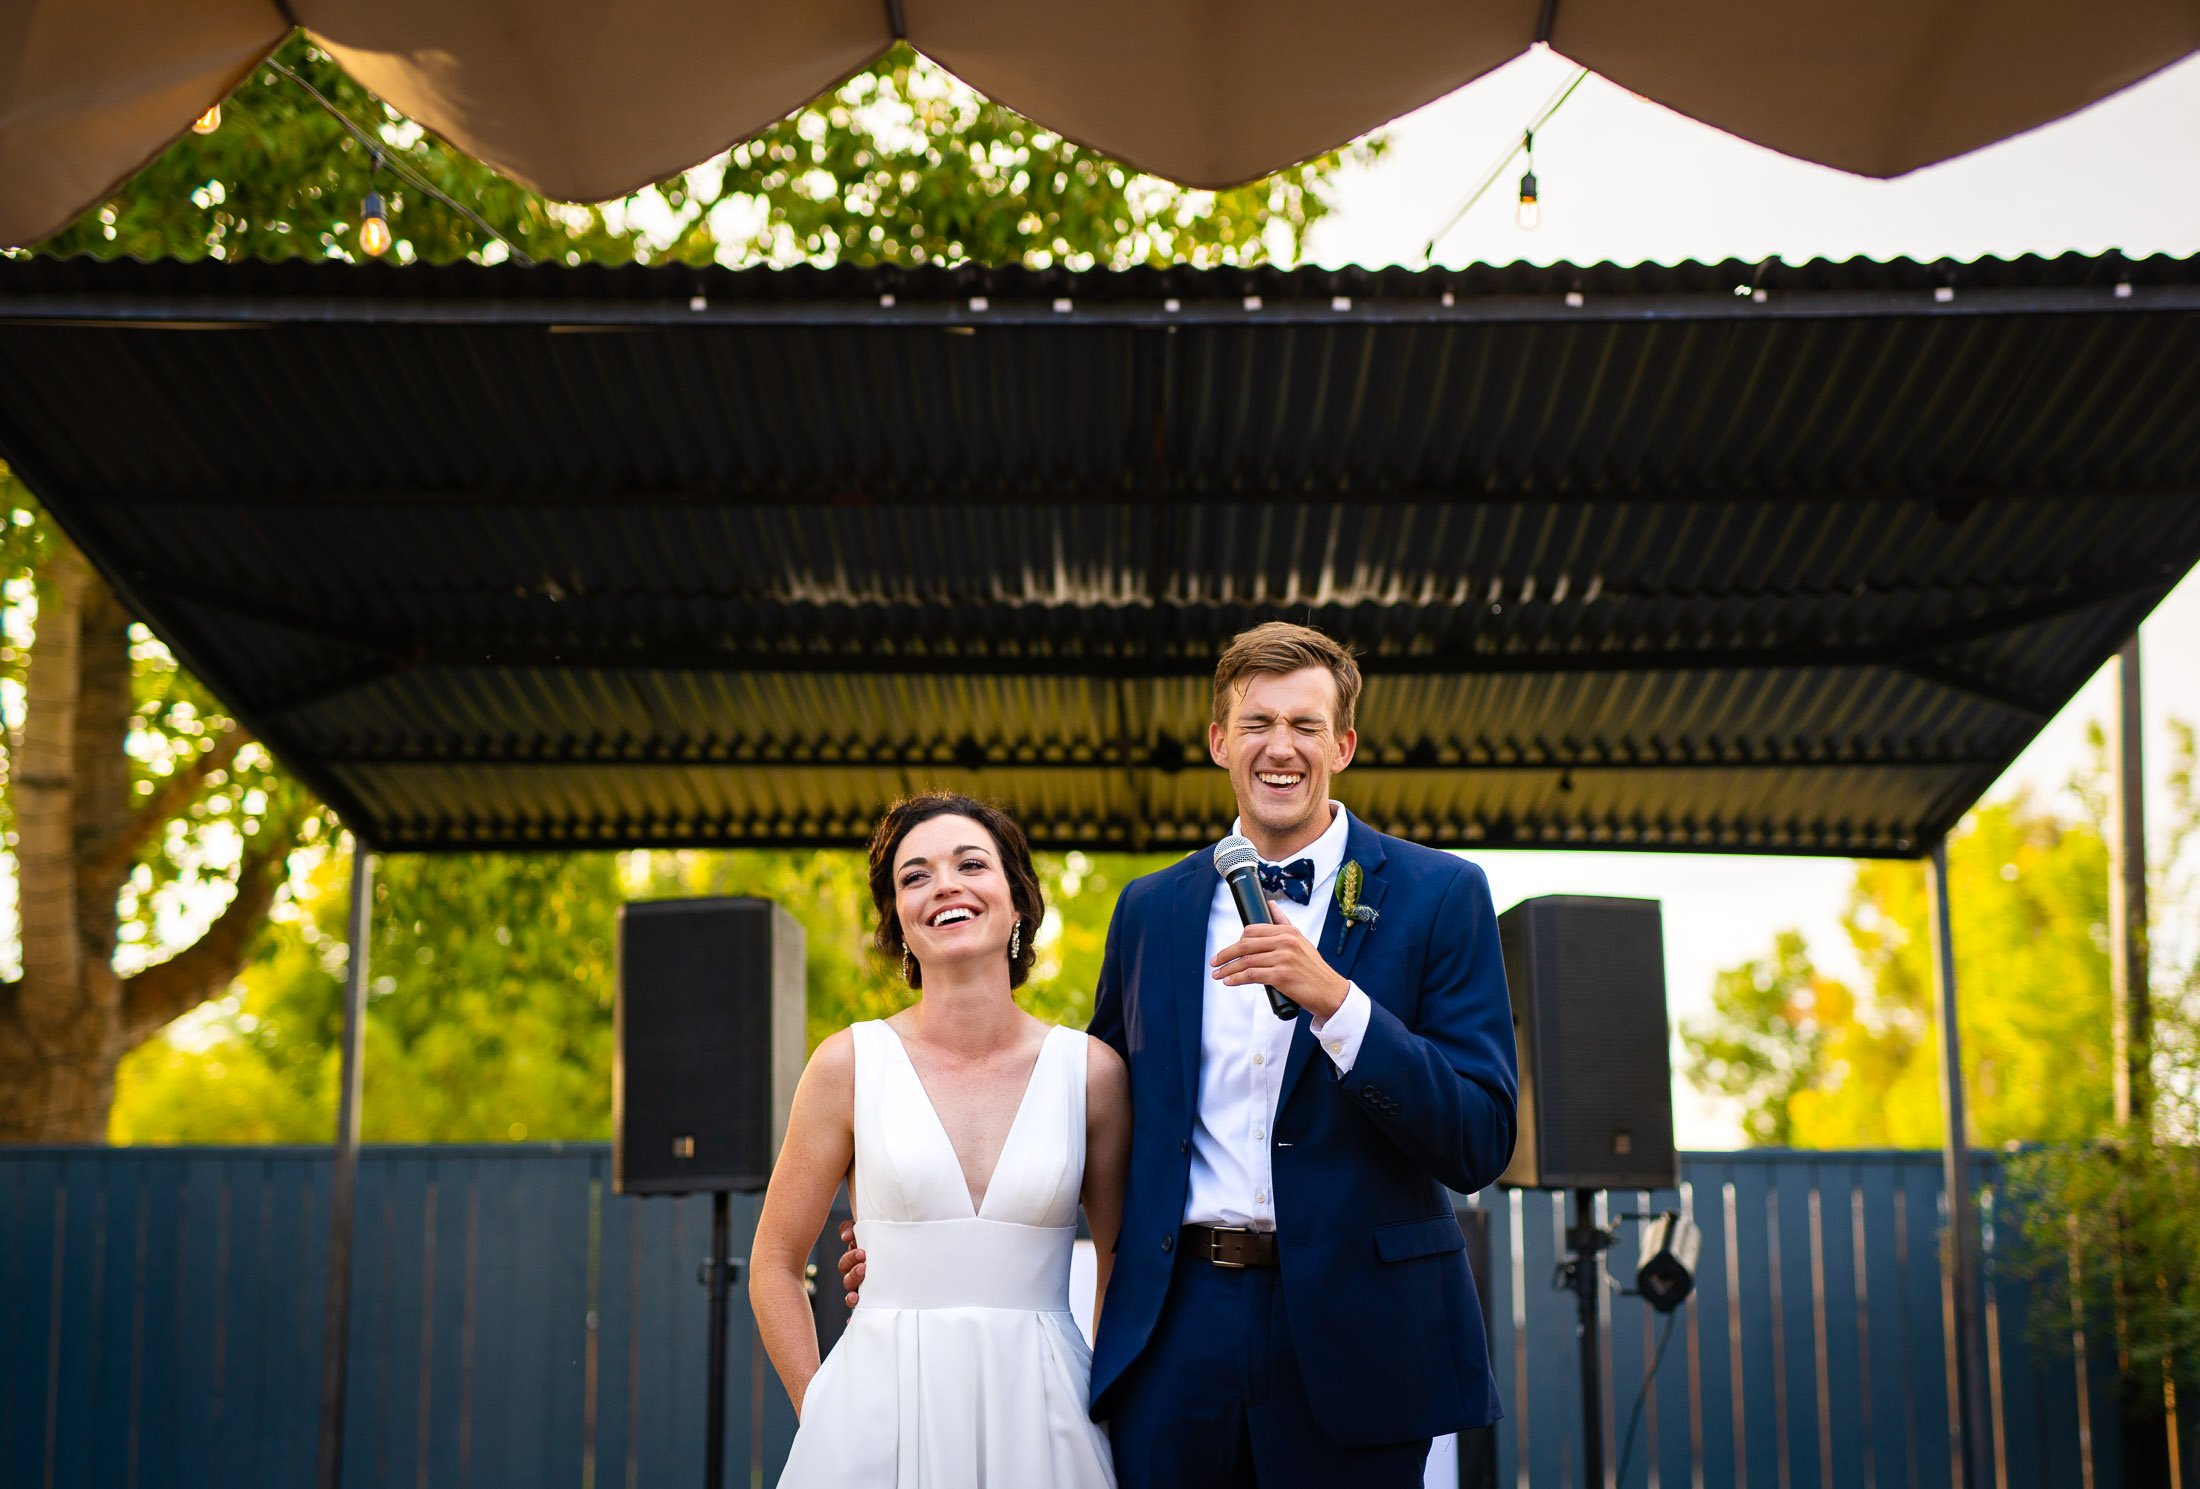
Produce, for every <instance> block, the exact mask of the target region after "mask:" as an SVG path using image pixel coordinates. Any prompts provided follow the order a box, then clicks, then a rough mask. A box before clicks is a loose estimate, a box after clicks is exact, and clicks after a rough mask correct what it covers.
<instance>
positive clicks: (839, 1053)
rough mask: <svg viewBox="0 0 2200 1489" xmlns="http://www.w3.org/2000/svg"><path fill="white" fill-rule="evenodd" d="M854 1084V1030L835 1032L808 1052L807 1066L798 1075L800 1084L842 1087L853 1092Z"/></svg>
mask: <svg viewBox="0 0 2200 1489" xmlns="http://www.w3.org/2000/svg"><path fill="white" fill-rule="evenodd" d="M855 1083H856V1031H855V1030H854V1029H852V1028H850V1029H835V1030H834V1031H833V1032H832V1033H830V1034H828V1035H826V1036H825V1038H824V1041H823V1042H822V1043H820V1044H819V1045H818V1047H817V1048H816V1049H815V1050H812V1051H811V1052H810V1063H809V1064H808V1065H807V1066H806V1067H804V1069H803V1072H802V1084H803V1085H805V1086H808V1085H816V1086H819V1087H822V1088H825V1089H828V1090H830V1089H833V1088H836V1087H846V1088H848V1089H851V1090H852V1089H854V1087H855Z"/></svg>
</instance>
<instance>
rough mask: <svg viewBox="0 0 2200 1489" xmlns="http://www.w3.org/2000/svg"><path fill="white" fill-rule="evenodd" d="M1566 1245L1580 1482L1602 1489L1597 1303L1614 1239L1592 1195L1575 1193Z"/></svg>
mask: <svg viewBox="0 0 2200 1489" xmlns="http://www.w3.org/2000/svg"><path fill="white" fill-rule="evenodd" d="M1566 1244H1567V1245H1568V1246H1569V1247H1571V1248H1572V1251H1573V1255H1572V1256H1571V1257H1569V1258H1568V1259H1567V1262H1566V1281H1567V1284H1568V1285H1569V1286H1571V1287H1572V1288H1573V1291H1574V1301H1575V1303H1576V1305H1577V1321H1576V1323H1575V1325H1574V1338H1575V1340H1576V1341H1577V1342H1578V1343H1579V1344H1580V1347H1581V1482H1582V1483H1584V1484H1586V1485H1587V1486H1588V1489H1604V1390H1603V1377H1604V1371H1603V1367H1602V1364H1601V1362H1600V1357H1601V1355H1602V1344H1603V1340H1602V1339H1601V1337H1600V1335H1601V1333H1602V1329H1601V1327H1600V1325H1599V1321H1598V1318H1597V1304H1598V1302H1599V1301H1601V1298H1602V1295H1603V1292H1604V1248H1605V1247H1607V1246H1609V1245H1611V1244H1612V1238H1611V1237H1610V1236H1609V1235H1607V1234H1606V1233H1605V1232H1604V1231H1603V1230H1602V1229H1601V1228H1600V1227H1599V1226H1598V1225H1597V1223H1596V1191H1595V1190H1593V1189H1576V1190H1575V1191H1574V1223H1573V1225H1572V1227H1571V1228H1569V1229H1568V1230H1567V1232H1566Z"/></svg>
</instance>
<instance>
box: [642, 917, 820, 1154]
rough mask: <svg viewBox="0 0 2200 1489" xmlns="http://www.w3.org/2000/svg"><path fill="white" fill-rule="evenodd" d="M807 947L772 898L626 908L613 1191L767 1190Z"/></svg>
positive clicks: (791, 1077)
mask: <svg viewBox="0 0 2200 1489" xmlns="http://www.w3.org/2000/svg"><path fill="white" fill-rule="evenodd" d="M803 949H804V947H803V936H802V927H801V925H800V923H798V922H797V921H796V920H795V918H794V917H793V916H792V915H789V914H788V913H787V912H786V911H785V910H784V909H782V908H781V907H779V906H778V905H775V904H773V903H772V902H771V901H769V900H753V899H701V900H646V901H642V902H640V903H636V904H631V905H622V906H620V907H619V990H618V1002H617V1005H616V1012H615V1014H614V1021H615V1024H616V1029H617V1032H616V1044H615V1047H614V1050H613V1053H612V1060H611V1126H612V1148H611V1185H612V1188H613V1189H615V1190H617V1191H618V1192H619V1193H621V1194H692V1193H699V1192H702V1191H705V1190H714V1189H743V1190H755V1189H762V1188H763V1187H764V1184H765V1182H766V1181H767V1180H768V1179H769V1178H770V1177H771V1171H772V1160H773V1159H774V1158H775V1157H776V1156H778V1153H779V1141H780V1139H781V1138H782V1137H784V1136H785V1135H786V1131H787V1112H788V1110H789V1108H790V1107H791V1106H792V1105H793V1103H794V1087H795V1082H796V1081H797V1080H799V1079H801V1076H802V1052H803V977H802V957H803Z"/></svg>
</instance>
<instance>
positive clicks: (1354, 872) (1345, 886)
mask: <svg viewBox="0 0 2200 1489" xmlns="http://www.w3.org/2000/svg"><path fill="white" fill-rule="evenodd" d="M1366 879H1367V875H1366V874H1365V873H1364V872H1363V871H1362V870H1361V868H1360V866H1359V864H1358V863H1357V862H1351V863H1347V864H1346V865H1345V866H1344V870H1343V872H1341V873H1340V874H1338V876H1337V908H1338V909H1339V910H1340V911H1342V912H1343V913H1344V935H1346V936H1349V935H1351V934H1352V928H1353V927H1354V926H1356V925H1368V926H1371V925H1373V924H1374V923H1375V921H1376V918H1377V917H1376V914H1375V907H1374V906H1373V905H1363V904H1361V903H1360V886H1361V884H1363V883H1364V882H1365V881H1366ZM1340 939H1341V938H1340Z"/></svg>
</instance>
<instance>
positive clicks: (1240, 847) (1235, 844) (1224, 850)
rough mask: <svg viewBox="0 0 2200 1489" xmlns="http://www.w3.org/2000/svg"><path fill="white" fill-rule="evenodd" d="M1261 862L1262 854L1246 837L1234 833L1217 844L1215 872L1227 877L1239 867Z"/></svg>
mask: <svg viewBox="0 0 2200 1489" xmlns="http://www.w3.org/2000/svg"><path fill="white" fill-rule="evenodd" d="M1259 863H1260V854H1259V853H1257V852H1256V851H1254V848H1253V845H1252V844H1251V843H1249V842H1247V841H1246V840H1245V839H1244V838H1242V837H1240V836H1238V835H1237V834H1236V833H1232V834H1231V835H1230V836H1228V837H1226V838H1224V839H1223V840H1222V841H1221V842H1219V843H1217V844H1215V872H1216V873H1218V874H1220V875H1221V876H1222V877H1223V878H1225V879H1227V878H1229V877H1230V876H1231V875H1232V874H1234V873H1236V872H1237V871H1238V870H1239V869H1249V868H1253V867H1255V866H1256V865H1258V864H1259Z"/></svg>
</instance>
